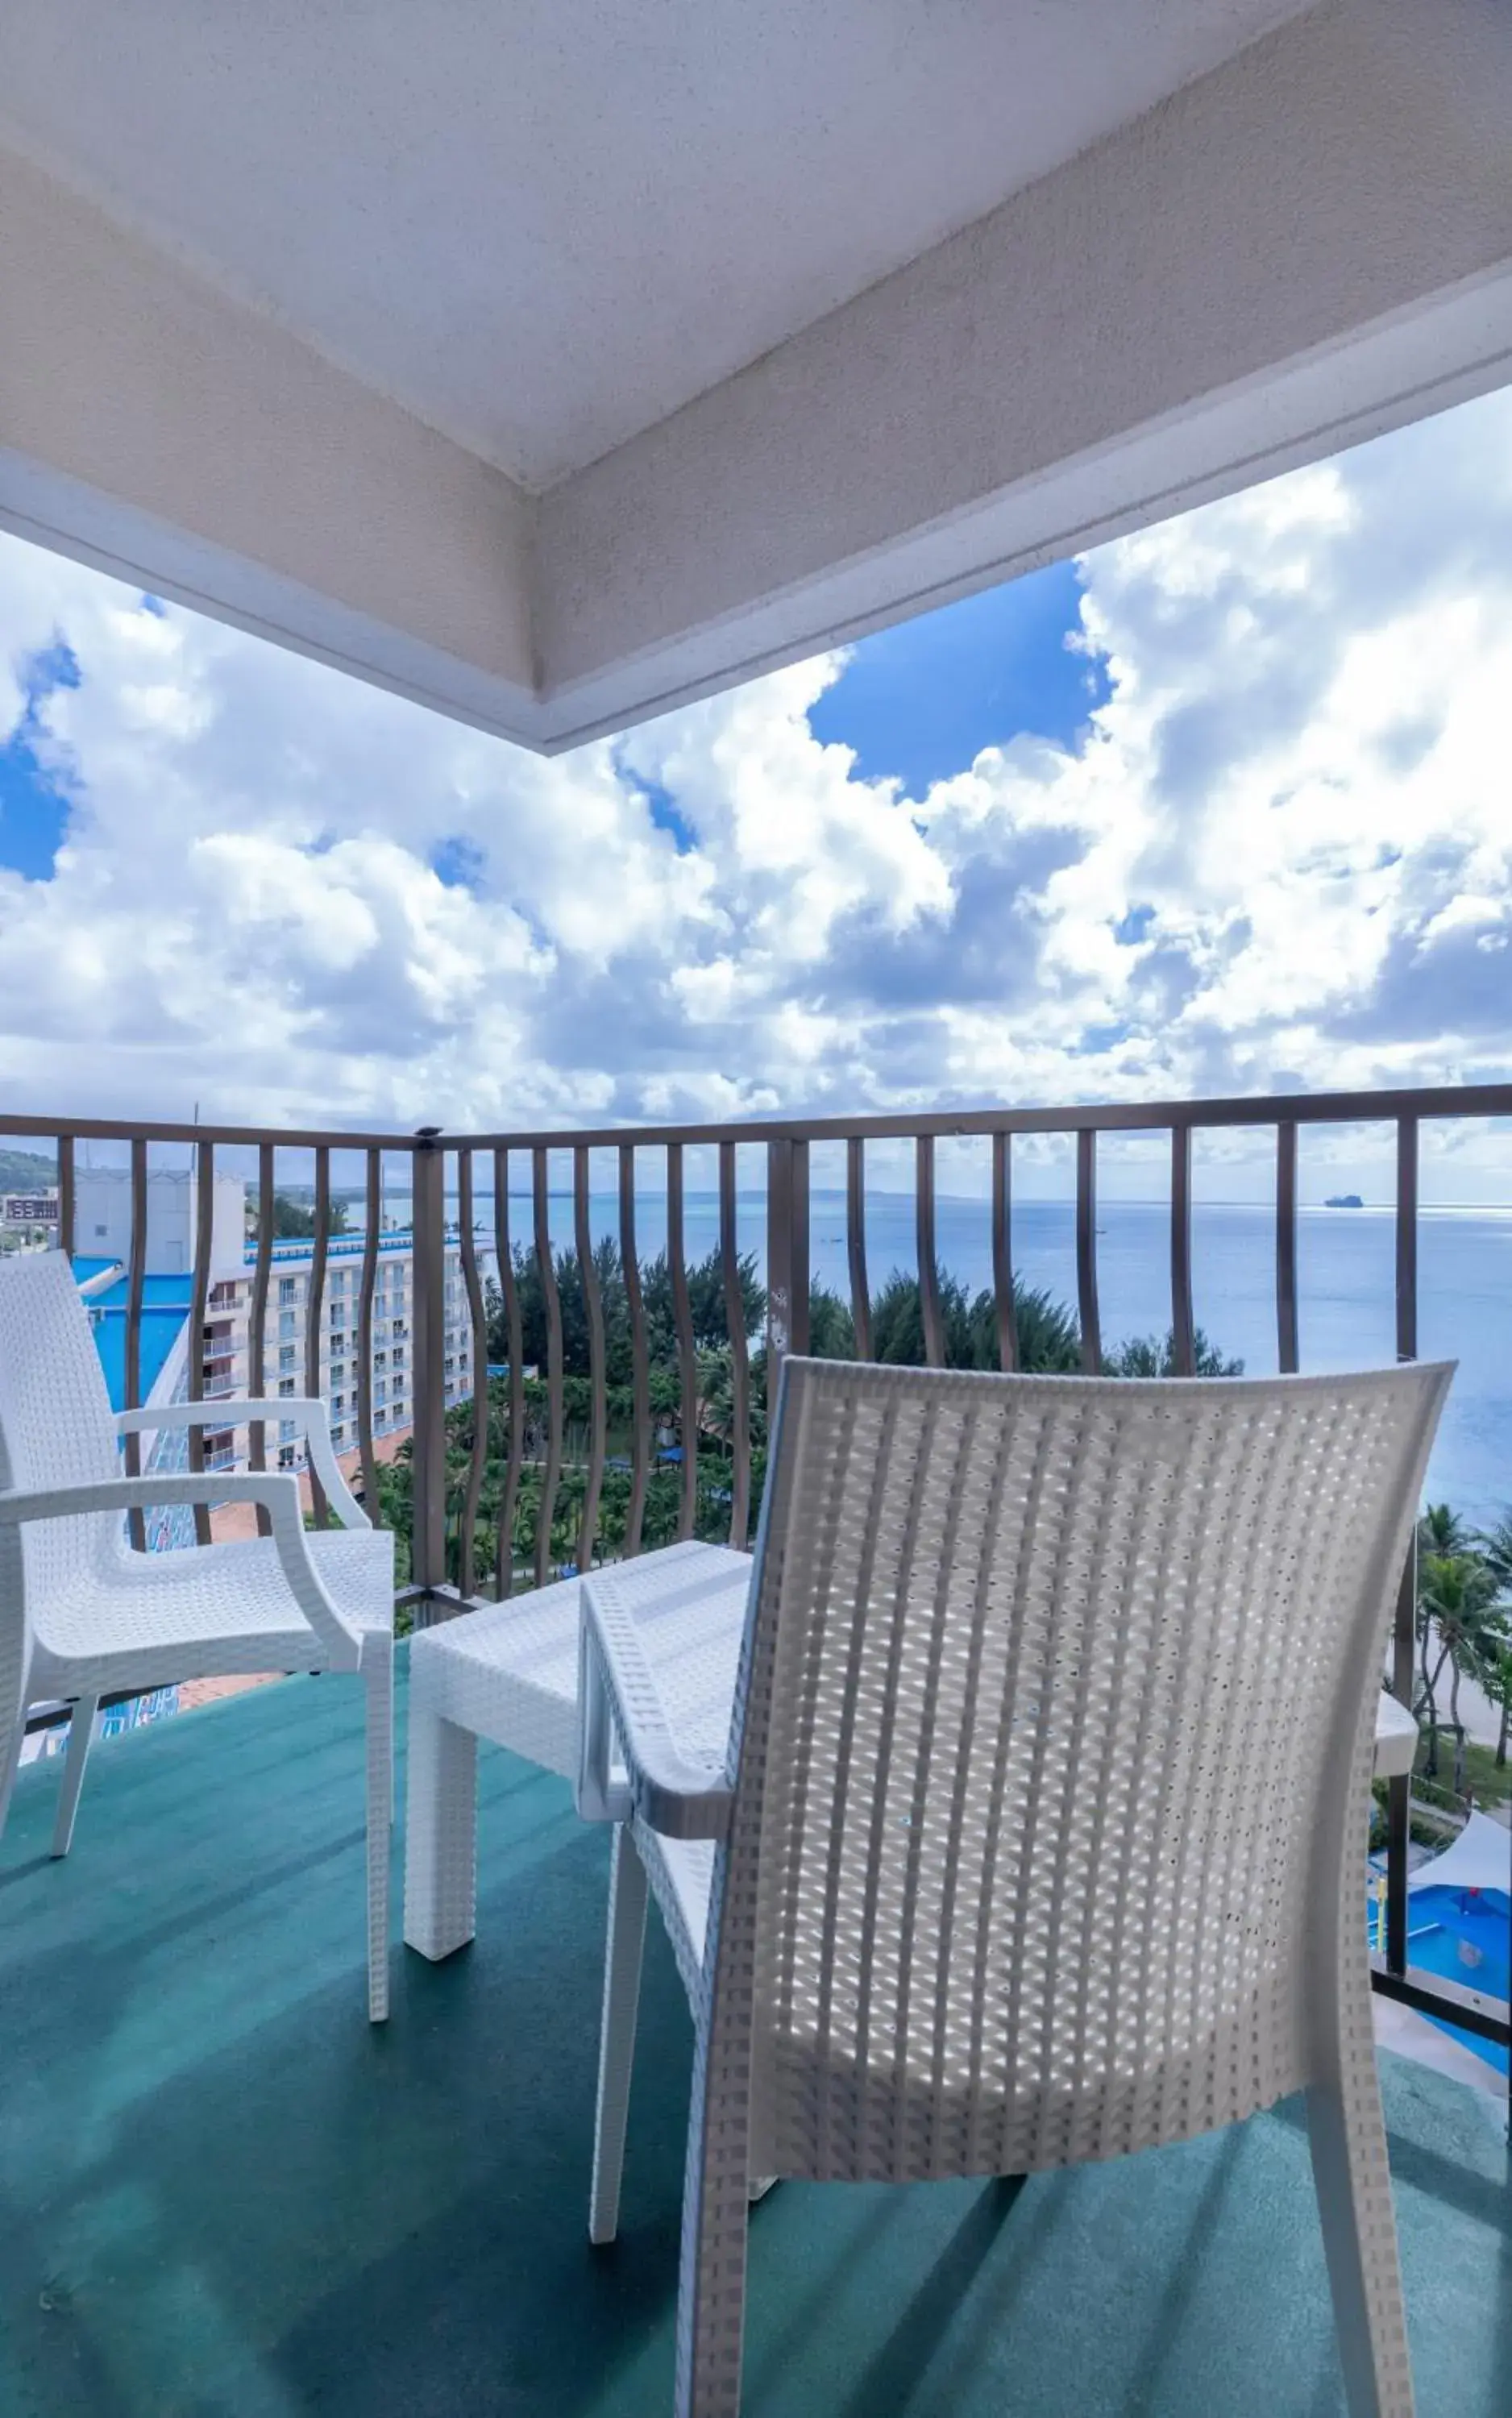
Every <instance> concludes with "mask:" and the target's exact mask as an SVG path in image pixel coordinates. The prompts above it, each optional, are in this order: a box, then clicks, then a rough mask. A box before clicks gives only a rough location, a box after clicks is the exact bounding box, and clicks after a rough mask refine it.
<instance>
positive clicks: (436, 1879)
mask: <svg viewBox="0 0 1512 2418" xmlns="http://www.w3.org/2000/svg"><path fill="white" fill-rule="evenodd" d="M615 1577H616V1581H617V1583H618V1584H619V1585H620V1586H621V1587H628V1588H632V1589H634V1593H635V1595H636V1596H637V1597H638V1598H640V1599H641V1604H638V1605H637V1607H636V1609H637V1611H639V1610H640V1609H641V1605H642V1604H643V1606H644V1611H643V1615H642V1616H643V1620H644V1633H645V1638H646V1644H647V1648H648V1651H649V1656H650V1660H651V1667H652V1669H653V1670H654V1672H655V1674H656V1679H657V1684H658V1686H659V1688H660V1689H661V1691H662V1695H663V1699H664V1703H665V1704H666V1706H667V1709H668V1711H669V1713H670V1714H671V1715H672V1717H673V1720H674V1722H675V1724H676V1727H677V1729H678V1731H679V1734H680V1737H683V1738H684V1739H686V1741H687V1743H688V1745H689V1746H690V1747H692V1748H695V1749H700V1748H701V1749H705V1750H707V1751H708V1752H710V1753H713V1754H717V1753H718V1752H720V1750H721V1749H722V1748H723V1746H724V1744H725V1739H726V1738H727V1737H728V1736H729V1724H730V1706H731V1703H732V1701H733V1698H734V1693H735V1674H736V1665H737V1662H738V1660H739V1659H740V1651H741V1634H742V1631H743V1630H744V1626H745V1609H746V1599H747V1596H748V1594H749V1591H750V1584H751V1559H750V1556H749V1554H747V1553H732V1552H730V1551H729V1549H728V1548H727V1547H725V1546H723V1545H700V1544H693V1543H690V1544H685V1545H668V1546H667V1547H666V1548H665V1549H664V1551H663V1552H661V1553H647V1554H645V1555H643V1556H642V1557H641V1558H640V1559H639V1560H637V1561H635V1562H631V1563H623V1564H620V1565H619V1566H618V1567H617V1569H616V1571H615ZM582 1584H583V1583H582V1581H581V1580H580V1579H564V1580H562V1581H561V1582H560V1583H559V1584H557V1585H556V1586H550V1587H542V1588H541V1589H539V1590H538V1591H537V1592H535V1593H534V1594H530V1595H525V1596H520V1597H517V1598H514V1599H512V1600H510V1601H508V1602H505V1603H500V1604H489V1605H488V1606H487V1607H486V1608H485V1609H483V1610H482V1611H480V1612H471V1613H466V1614H464V1615H462V1617H461V1618H460V1619H457V1620H451V1621H446V1622H444V1623H442V1624H441V1625H440V1626H439V1627H438V1628H435V1629H427V1630H421V1631H420V1633H419V1635H417V1636H416V1637H415V1639H414V1640H413V1642H412V1644H411V1645H410V1649H409V1652H410V1660H409V1778H408V1805H407V1815H406V1829H405V1943H406V1945H407V1946H408V1947H410V1948H414V1949H418V1950H419V1951H420V1954H421V1955H422V1956H428V1957H431V1958H433V1959H437V1958H440V1957H443V1956H450V1955H451V1952H452V1951H453V1950H454V1949H457V1948H462V1947H465V1946H466V1942H467V1941H468V1940H469V1939H471V1938H472V1936H473V1934H474V1931H475V1929H476V1927H477V1923H476V1914H477V1875H478V1740H479V1739H480V1738H481V1737H482V1738H489V1739H491V1740H492V1741H493V1742H494V1743H495V1744H496V1745H497V1746H506V1747H509V1748H511V1749H512V1751H513V1752H514V1753H516V1754H520V1755H524V1756H525V1757H526V1758H527V1761H529V1762H531V1763H537V1764H541V1765H542V1766H543V1767H544V1768H545V1769H546V1770H547V1771H555V1772H558V1773H560V1775H561V1776H562V1778H563V1779H565V1780H573V1779H575V1778H576V1776H577V1766H578V1719H577V1691H578V1628H579V1597H580V1595H581V1591H582ZM1416 1748H1417V1723H1416V1722H1414V1721H1413V1716H1412V1714H1411V1713H1410V1712H1408V1710H1407V1709H1406V1707H1405V1706H1402V1705H1399V1704H1398V1703H1397V1700H1396V1698H1395V1697H1394V1696H1388V1695H1386V1694H1385V1693H1384V1692H1382V1697H1381V1700H1380V1704H1379V1706H1378V1707H1377V1712H1376V1755H1375V1768H1376V1773H1377V1776H1378V1777H1379V1778H1381V1779H1389V1778H1392V1777H1394V1776H1397V1775H1400V1774H1401V1773H1404V1772H1410V1771H1411V1770H1412V1768H1413V1755H1414V1754H1415V1752H1416Z"/></svg>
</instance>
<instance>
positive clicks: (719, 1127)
mask: <svg viewBox="0 0 1512 2418" xmlns="http://www.w3.org/2000/svg"><path fill="white" fill-rule="evenodd" d="M1400 1117H1418V1118H1426V1119H1430V1120H1431V1119H1434V1118H1451V1119H1460V1118H1466V1117H1512V1083H1460V1084H1442V1085H1439V1086H1436V1087H1430V1088H1425V1089H1419V1090H1396V1091H1356V1092H1271V1093H1263V1094H1253V1095H1251V1096H1248V1097H1245V1098H1240V1099H1205V1100H1203V1099H1190V1100H1106V1101H1068V1102H1062V1103H1061V1104H1059V1105H1055V1106H1050V1107H1046V1108H980V1109H931V1110H911V1109H892V1110H881V1111H875V1112H871V1113H868V1114H866V1115H863V1116H848V1117H771V1118H766V1117H759V1118H757V1117H753V1118H744V1119H739V1120H734V1121H730V1120H725V1122H723V1123H720V1124H713V1125H630V1124H626V1125H601V1126H595V1127H588V1128H586V1127H582V1126H577V1127H574V1126H571V1125H564V1126H555V1127H549V1128H546V1129H544V1130H539V1131H532V1132H528V1133H524V1132H522V1133H461V1132H459V1133H448V1132H446V1131H445V1130H444V1129H443V1130H441V1131H440V1132H438V1133H437V1134H436V1135H435V1142H434V1146H435V1148H436V1149H439V1150H443V1151H446V1150H510V1151H533V1150H572V1149H574V1148H578V1149H581V1148H585V1147H586V1148H588V1149H593V1150H614V1149H618V1148H619V1146H620V1145H621V1144H624V1143H630V1144H632V1145H633V1146H634V1147H635V1148H637V1149H647V1150H650V1149H656V1148H659V1147H664V1146H665V1145H666V1144H667V1143H669V1142H672V1143H682V1144H685V1145H687V1146H688V1147H690V1148H696V1147H697V1146H698V1145H700V1144H714V1143H718V1142H722V1141H733V1142H751V1143H760V1142H770V1141H851V1140H879V1141H883V1140H900V1141H901V1140H918V1139H920V1138H933V1139H936V1140H945V1139H953V1138H968V1137H970V1136H974V1135H991V1134H1000V1133H1007V1134H1075V1133H1158V1132H1163V1131H1170V1130H1172V1129H1176V1130H1181V1129H1184V1128H1185V1129H1206V1128H1213V1129H1220V1128H1222V1127H1224V1126H1236V1125H1238V1126H1242V1125H1280V1124H1285V1123H1295V1124H1297V1125H1389V1124H1391V1123H1392V1122H1394V1121H1395V1120H1396V1119H1397V1118H1400ZM0 1134H12V1135H19V1134H33V1135H40V1136H44V1137H46V1138H47V1139H49V1140H51V1139H53V1138H55V1137H57V1136H59V1135H65V1136H71V1137H73V1138H75V1139H77V1140H99V1141H131V1140H145V1141H148V1142H153V1141H162V1142H191V1143H192V1142H200V1141H208V1142H217V1143H222V1144H228V1145H231V1146H236V1145H237V1144H245V1145H246V1146H248V1147H249V1148H255V1147H256V1146H257V1145H258V1144H259V1143H263V1142H273V1143H276V1144H277V1145H278V1146H279V1147H280V1148H281V1149H289V1150H314V1149H318V1148H322V1147H325V1148H328V1149H330V1150H346V1151H360V1150H389V1151H414V1150H416V1149H417V1148H418V1147H420V1146H421V1145H420V1138H419V1137H417V1136H416V1135H415V1134H412V1133H367V1132H360V1131H353V1132H350V1133H347V1132H336V1131H332V1130H329V1129H316V1128H313V1127H311V1128H307V1127H303V1126H287V1127H283V1126H278V1125H172V1124H161V1123H153V1122H150V1121H142V1120H140V1119H137V1120H133V1119H126V1118H115V1117H69V1116H52V1117H47V1116H34V1115H26V1116H10V1115H7V1114H6V1113H5V1112H4V1111H3V1110H0Z"/></svg>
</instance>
